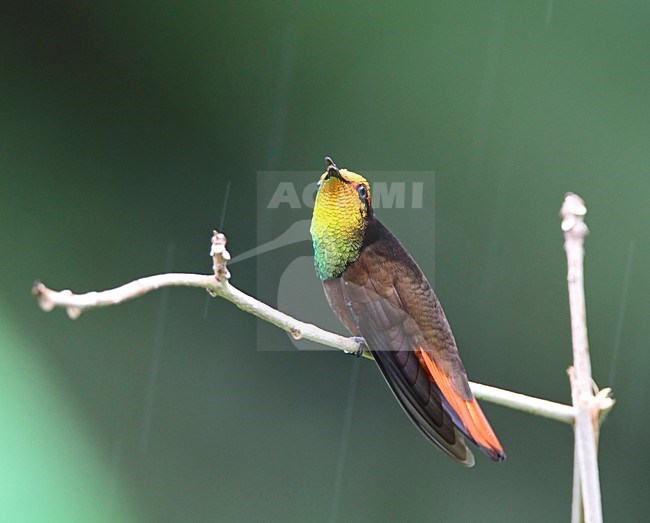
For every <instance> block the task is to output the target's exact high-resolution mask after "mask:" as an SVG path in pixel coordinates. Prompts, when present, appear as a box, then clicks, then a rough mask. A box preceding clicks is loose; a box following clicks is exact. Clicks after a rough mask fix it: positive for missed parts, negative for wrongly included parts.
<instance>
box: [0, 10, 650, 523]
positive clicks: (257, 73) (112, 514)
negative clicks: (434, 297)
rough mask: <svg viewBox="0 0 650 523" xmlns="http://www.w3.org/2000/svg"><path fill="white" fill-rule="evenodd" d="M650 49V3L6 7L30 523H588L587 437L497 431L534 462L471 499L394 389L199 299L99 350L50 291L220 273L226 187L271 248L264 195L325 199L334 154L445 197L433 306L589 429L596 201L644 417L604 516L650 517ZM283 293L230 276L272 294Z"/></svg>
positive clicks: (600, 371)
mask: <svg viewBox="0 0 650 523" xmlns="http://www.w3.org/2000/svg"><path fill="white" fill-rule="evenodd" d="M648 27H650V6H649V4H648V3H647V1H645V0H638V1H619V2H602V1H576V0H574V1H566V0H565V1H559V0H555V1H549V2H531V1H527V2H506V1H487V0H486V1H476V2H462V3H457V2H452V1H447V2H421V3H417V4H416V3H408V4H405V3H377V2H355V3H350V2H327V3H326V2H318V3H317V2H311V3H303V2H264V3H260V2H209V1H204V2H177V3H170V2H142V1H129V2H115V1H113V2H92V3H86V2H78V3H74V2H67V3H66V2H38V3H32V2H13V3H12V2H4V3H3V7H2V16H1V17H0V52H1V53H2V59H1V61H0V195H1V197H2V200H1V202H0V242H1V245H2V249H1V251H0V252H1V253H2V255H1V258H0V260H1V262H2V270H1V271H0V463H2V466H1V469H0V514H1V515H2V519H3V521H11V522H23V521H24V522H27V521H29V522H33V521H48V522H49V521H56V522H58V521H66V522H70V521H83V522H87V521H136V522H150V521H151V522H153V521H170V522H171V521H197V522H198V521H226V522H229V521H235V522H238V521H244V522H246V521H282V522H286V521H297V522H302V521H354V522H356V521H367V522H380V521H386V522H393V521H439V520H440V521H442V520H445V521H463V522H464V521H495V522H496V521H498V522H506V521H513V522H518V521H540V522H541V521H544V522H546V521H566V520H568V517H569V512H570V496H571V473H572V441H573V439H572V433H571V430H570V428H569V427H566V426H562V425H560V424H557V423H554V422H552V421H547V420H543V419H540V418H535V417H531V416H528V415H525V414H521V413H517V412H514V411H510V410H507V409H504V408H500V407H495V406H492V405H489V404H486V405H485V410H486V412H487V414H488V417H489V418H490V420H491V422H492V424H493V426H494V427H495V429H496V431H497V432H498V433H499V435H500V438H501V441H502V443H503V444H504V446H505V447H506V449H507V452H508V457H509V460H508V461H507V462H506V463H504V464H501V465H494V464H492V463H490V462H488V461H487V460H486V459H483V456H477V458H478V463H477V466H476V467H475V468H474V469H469V470H466V469H463V468H461V467H458V466H457V465H455V464H454V463H452V462H451V461H450V460H448V459H446V458H445V457H444V456H442V455H441V454H440V453H438V452H436V451H435V450H434V449H433V448H432V447H431V446H430V445H429V444H428V443H427V442H426V441H425V440H424V438H422V437H421V436H420V435H419V434H418V433H417V431H416V430H414V429H413V427H412V426H411V425H410V423H409V422H408V421H407V419H406V418H405V416H404V415H403V413H402V412H401V411H400V409H399V407H398V406H397V403H396V402H395V401H394V399H393V398H392V396H391V394H390V392H389V390H388V388H387V387H386V386H385V384H384V383H383V381H382V378H381V377H380V375H379V373H378V371H377V370H376V369H375V367H374V365H373V364H372V363H370V362H367V361H360V362H359V361H357V362H355V361H354V360H352V358H348V357H345V356H343V355H341V354H339V353H335V352H321V353H313V352H306V353H300V352H298V351H297V350H295V349H292V347H291V346H290V345H289V343H288V341H287V338H286V337H285V335H284V334H282V333H280V332H273V331H269V332H270V334H269V336H276V337H277V343H278V344H287V349H289V350H287V351H280V352H259V351H257V350H256V344H255V340H256V336H255V330H256V328H255V320H254V319H253V318H252V317H251V316H249V315H246V314H243V313H242V312H240V311H239V310H237V309H236V308H234V307H233V306H231V305H230V304H228V303H226V302H224V301H221V300H218V301H214V302H212V303H211V304H210V306H209V307H208V309H207V317H206V315H205V311H206V297H205V294H204V293H202V292H201V291H198V290H192V289H173V290H168V291H163V292H159V293H154V294H151V295H148V296H146V297H144V298H141V299H139V300H136V301H134V302H130V303H128V304H124V305H122V306H119V307H114V308H111V309H103V310H100V311H95V312H90V313H87V314H85V315H83V316H82V317H81V318H80V319H79V320H77V321H75V322H72V321H70V320H68V319H67V317H66V316H65V314H64V313H63V312H61V311H54V312H52V313H49V314H46V313H44V312H42V311H41V310H40V309H39V308H38V307H37V305H36V302H35V300H34V299H33V297H31V296H30V294H29V289H30V286H31V284H32V282H33V281H34V280H35V279H37V278H38V279H42V280H43V281H44V282H45V283H46V284H48V285H50V286H52V287H54V288H71V289H74V290H76V291H86V290H91V289H104V288H108V287H111V286H115V285H118V284H120V283H123V282H126V281H129V280H131V279H134V278H136V277H139V276H144V275H148V274H153V273H157V272H162V271H164V270H174V271H184V272H204V273H205V272H209V270H210V260H209V258H208V255H207V253H208V242H209V235H210V231H211V228H212V227H215V226H217V225H218V224H219V221H220V220H221V215H222V208H223V201H224V193H225V188H226V186H227V183H228V182H231V188H230V198H229V203H228V209H227V212H226V213H225V221H224V230H225V232H226V233H227V234H228V236H229V238H230V242H229V247H230V250H231V252H232V253H233V254H237V253H238V252H243V251H245V250H248V249H251V248H253V247H254V246H255V242H256V231H255V225H254V224H255V214H256V188H255V180H256V176H255V173H256V172H257V171H261V170H303V169H304V170H313V171H314V173H318V172H319V171H320V170H321V169H322V158H323V156H324V155H326V154H329V155H332V156H333V157H334V158H335V159H336V160H337V161H338V162H339V164H341V165H342V166H347V167H350V168H354V169H356V170H358V171H360V172H364V171H372V170H383V171H386V170H395V171H405V170H412V171H417V170H423V171H435V173H436V214H435V219H436V239H435V242H436V245H435V247H436V259H435V264H436V265H435V271H436V278H435V280H436V290H437V292H438V294H439V296H440V298H441V300H442V302H443V305H444V306H445V310H446V312H447V315H448V317H449V318H450V321H451V324H452V326H453V327H454V330H455V333H456V337H457V340H458V342H459V345H460V347H461V352H462V354H463V359H464V361H465V364H466V366H467V368H468V370H469V373H470V377H471V378H472V379H473V380H475V381H480V382H485V383H489V384H493V385H497V386H501V387H504V388H508V389H514V390H518V391H522V392H527V393H530V394H534V395H539V396H543V397H546V398H549V399H553V400H557V401H564V402H566V401H568V398H569V388H568V383H567V378H566V374H565V369H566V367H567V366H568V365H569V363H570V354H571V352H570V350H571V349H570V332H569V316H568V306H567V292H566V286H565V258H564V253H563V250H562V234H561V231H560V227H559V217H558V210H559V207H560V204H561V201H562V197H563V194H564V193H565V192H566V191H569V190H571V191H575V192H577V193H579V194H580V195H581V196H583V197H584V199H585V200H586V203H587V206H588V209H589V214H588V217H587V218H588V225H589V227H590V229H591V236H590V237H589V238H588V240H587V259H586V278H587V289H586V292H587V300H588V316H589V328H590V342H591V349H592V363H593V368H594V377H595V379H596V381H597V383H598V384H599V385H600V386H601V387H604V386H608V385H611V386H613V387H614V391H615V395H616V397H617V399H618V405H617V407H616V409H615V410H614V411H613V412H612V414H611V415H610V417H609V418H608V420H607V422H606V424H605V426H604V430H603V432H602V437H601V445H600V458H601V478H602V490H603V504H604V512H605V518H606V519H607V520H610V521H642V520H645V518H647V509H648V487H649V486H650V473H649V472H648V470H649V469H650V452H649V451H648V448H647V434H648V431H649V430H650V417H649V416H648V408H647V399H646V398H647V396H648V393H650V387H649V386H648V383H649V381H648V370H649V369H650V351H649V350H648V345H649V344H648V341H649V340H650V322H649V321H648V312H649V310H650V307H649V305H650V303H649V298H648V295H649V293H648V290H649V289H650V276H649V274H650V273H649V272H648V270H647V267H648V266H650V242H649V241H648V232H647V231H648V230H649V228H650V212H649V203H650V178H649V176H650V172H649V165H650V146H649V144H650V95H649V94H650V31H649V30H648ZM395 226H396V227H402V228H405V227H406V228H411V229H414V227H413V225H412V224H409V223H408V222H406V223H401V224H400V223H397V224H395ZM415 233H416V234H415V235H414V236H412V237H409V238H404V242H405V243H406V244H407V247H409V248H410V249H411V250H413V251H414V252H415V253H416V255H417V231H415ZM421 261H422V260H421ZM255 264H256V260H254V259H252V260H248V261H245V262H242V263H241V264H238V265H237V266H236V267H233V277H232V282H233V283H234V284H235V285H237V286H239V287H240V288H241V289H243V290H244V291H248V292H251V293H255V289H256V265H255ZM432 264H433V260H431V261H429V262H427V261H424V262H423V263H422V265H423V266H425V267H427V266H429V267H430V266H432ZM617 347H618V355H616V354H617ZM355 365H356V366H358V369H357V371H358V383H357V387H356V389H355V391H354V393H353V394H352V395H350V394H349V393H348V390H349V384H350V379H351V376H352V374H353V369H354V367H355ZM350 398H352V399H353V401H354V404H353V405H354V410H353V417H352V421H351V424H350V426H349V431H348V432H347V433H346V434H347V435H348V436H349V444H348V447H347V454H346V455H345V456H343V455H342V453H341V438H342V434H343V432H342V430H343V426H344V421H345V412H346V409H347V408H348V407H349V405H350ZM339 466H340V467H342V469H341V470H343V476H342V478H343V480H342V483H340V495H337V494H336V491H337V487H336V478H337V467H339Z"/></svg>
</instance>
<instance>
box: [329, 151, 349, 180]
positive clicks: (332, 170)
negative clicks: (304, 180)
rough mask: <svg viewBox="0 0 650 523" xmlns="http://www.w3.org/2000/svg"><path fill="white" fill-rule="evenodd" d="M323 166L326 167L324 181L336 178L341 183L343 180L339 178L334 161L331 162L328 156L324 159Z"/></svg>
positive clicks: (339, 173)
mask: <svg viewBox="0 0 650 523" xmlns="http://www.w3.org/2000/svg"><path fill="white" fill-rule="evenodd" d="M325 165H326V166H327V176H325V179H326V180H327V179H329V178H330V177H331V176H333V177H334V178H338V179H339V180H341V181H342V182H344V181H345V180H344V179H343V177H342V176H341V172H340V171H339V168H338V167H337V166H336V164H335V163H334V160H332V159H331V158H330V157H329V156H326V157H325Z"/></svg>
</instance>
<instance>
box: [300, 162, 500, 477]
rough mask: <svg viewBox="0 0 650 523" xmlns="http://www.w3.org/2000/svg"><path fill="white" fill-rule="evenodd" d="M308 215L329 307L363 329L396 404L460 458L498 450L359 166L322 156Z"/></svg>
mask: <svg viewBox="0 0 650 523" xmlns="http://www.w3.org/2000/svg"><path fill="white" fill-rule="evenodd" d="M325 161H326V163H327V171H326V172H325V173H324V174H323V175H322V176H321V178H320V182H319V184H318V185H319V189H318V194H317V195H316V202H315V205H314V215H313V217H312V222H311V228H310V232H311V237H312V241H313V244H314V263H315V266H316V273H317V274H318V277H319V278H320V279H321V281H322V283H323V288H324V289H325V295H326V297H327V301H328V302H329V304H330V307H332V310H333V311H334V314H335V315H336V316H337V317H338V319H339V320H340V321H341V322H342V323H343V324H344V325H345V326H346V327H347V329H348V330H349V331H350V332H351V333H352V335H353V336H358V337H363V339H364V340H365V344H366V345H367V347H368V349H369V350H370V352H371V353H372V355H373V357H374V359H375V361H376V362H377V365H378V366H379V369H380V370H381V373H382V374H383V376H384V378H385V379H386V382H387V383H388V385H389V387H390V388H391V390H392V391H393V394H395V397H396V398H397V400H398V401H399V403H400V405H401V406H402V408H403V409H404V411H405V412H406V413H407V414H408V416H409V417H410V418H411V421H413V423H414V424H415V426H416V427H417V428H418V429H419V430H420V431H421V432H422V434H424V435H425V436H426V437H427V439H429V440H430V441H431V442H432V443H434V444H435V445H436V446H437V447H438V448H440V449H441V450H442V451H443V452H444V453H445V454H447V455H448V456H450V457H451V458H453V459H454V460H456V461H458V462H459V463H461V464H463V465H465V466H468V467H471V466H472V465H474V456H473V455H472V452H471V451H470V450H469V449H468V448H467V446H466V445H465V440H464V438H463V436H464V437H466V438H467V439H469V440H470V441H472V442H473V443H475V444H476V445H477V446H478V447H479V448H480V449H481V450H482V451H483V452H485V454H487V455H488V456H489V457H490V459H492V460H494V461H503V460H504V459H505V458H506V455H505V453H504V451H503V448H502V447H501V444H500V443H499V440H498V439H497V437H496V436H495V434H494V432H493V431H492V428H491V427H490V424H489V423H488V421H487V419H486V418H485V416H484V414H483V412H482V411H481V408H480V407H479V404H478V403H477V401H476V400H475V399H474V396H473V395H472V391H471V390H470V388H469V383H468V381H467V374H466V373H465V368H464V367H463V364H462V362H461V361H460V357H459V355H458V349H457V348H456V342H455V340H454V336H453V334H452V333H451V329H450V327H449V323H448V322H447V318H446V317H445V314H444V312H443V311H442V308H441V306H440V303H439V302H438V298H437V297H436V295H435V294H434V292H433V289H432V288H431V285H429V282H428V281H427V279H426V278H425V276H424V274H422V271H421V270H420V268H419V267H418V265H417V263H415V261H414V260H413V258H411V256H410V255H409V253H408V252H406V250H405V249H404V247H402V244H401V243H400V242H399V240H398V239H397V238H395V236H393V235H392V234H391V232H390V231H389V230H388V229H387V228H386V227H384V225H382V223H381V222H380V221H379V220H378V219H377V217H376V216H375V213H374V211H373V208H372V200H371V198H370V186H369V184H368V182H367V181H366V180H365V178H363V177H362V176H360V175H358V174H356V173H353V172H350V171H348V170H346V169H339V168H338V167H337V166H336V165H335V164H334V162H333V161H332V160H331V159H330V158H325Z"/></svg>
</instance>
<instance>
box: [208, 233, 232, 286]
mask: <svg viewBox="0 0 650 523" xmlns="http://www.w3.org/2000/svg"><path fill="white" fill-rule="evenodd" d="M227 242H228V239H227V238H226V235H225V234H223V233H220V232H218V231H217V230H214V231H212V247H211V248H210V256H211V257H212V260H213V263H212V270H213V271H214V275H215V277H216V278H217V280H218V281H220V282H221V283H223V282H225V281H227V280H229V279H230V271H228V267H227V265H228V261H229V260H230V253H229V252H228V250H227V249H226V243H227Z"/></svg>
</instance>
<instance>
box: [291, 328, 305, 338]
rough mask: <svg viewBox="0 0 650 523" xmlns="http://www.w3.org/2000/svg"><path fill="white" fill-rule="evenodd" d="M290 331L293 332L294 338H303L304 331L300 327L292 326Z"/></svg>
mask: <svg viewBox="0 0 650 523" xmlns="http://www.w3.org/2000/svg"><path fill="white" fill-rule="evenodd" d="M289 332H290V333H291V336H292V337H293V339H294V340H299V339H302V332H301V331H300V329H299V328H298V327H291V329H290V331H289Z"/></svg>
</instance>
